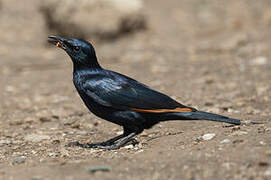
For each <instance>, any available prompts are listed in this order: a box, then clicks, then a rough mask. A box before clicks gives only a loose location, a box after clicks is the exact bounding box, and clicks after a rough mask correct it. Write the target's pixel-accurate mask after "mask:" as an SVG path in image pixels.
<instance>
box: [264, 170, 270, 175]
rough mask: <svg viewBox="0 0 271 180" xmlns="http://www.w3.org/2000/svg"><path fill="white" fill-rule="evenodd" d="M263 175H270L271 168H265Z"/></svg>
mask: <svg viewBox="0 0 271 180" xmlns="http://www.w3.org/2000/svg"><path fill="white" fill-rule="evenodd" d="M264 176H271V168H269V169H267V170H266V171H265V172H264Z"/></svg>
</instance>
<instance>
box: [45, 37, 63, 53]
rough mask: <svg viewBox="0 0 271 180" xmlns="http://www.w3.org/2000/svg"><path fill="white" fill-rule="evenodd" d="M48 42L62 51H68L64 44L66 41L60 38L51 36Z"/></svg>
mask: <svg viewBox="0 0 271 180" xmlns="http://www.w3.org/2000/svg"><path fill="white" fill-rule="evenodd" d="M48 38H49V39H48V42H49V43H51V44H53V45H55V46H57V47H60V48H61V49H64V50H65V49H66V45H65V44H64V41H65V39H64V38H62V37H59V36H49V37H48Z"/></svg>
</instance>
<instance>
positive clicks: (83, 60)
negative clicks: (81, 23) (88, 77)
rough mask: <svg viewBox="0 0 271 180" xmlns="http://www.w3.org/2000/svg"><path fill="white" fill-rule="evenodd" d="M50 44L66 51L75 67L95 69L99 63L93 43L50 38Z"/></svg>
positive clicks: (72, 39) (55, 37)
mask: <svg viewBox="0 0 271 180" xmlns="http://www.w3.org/2000/svg"><path fill="white" fill-rule="evenodd" d="M48 38H49V40H48V42H49V43H51V44H54V45H56V46H57V47H59V48H61V49H63V50H64V51H66V53H67V54H68V55H69V56H70V58H71V59H72V61H73V63H74V65H75V66H85V67H95V66H98V67H99V64H98V62H97V58H96V54H95V50H94V48H93V46H92V44H91V43H89V42H87V41H85V40H82V39H77V38H71V39H65V38H62V37H58V36H49V37H48Z"/></svg>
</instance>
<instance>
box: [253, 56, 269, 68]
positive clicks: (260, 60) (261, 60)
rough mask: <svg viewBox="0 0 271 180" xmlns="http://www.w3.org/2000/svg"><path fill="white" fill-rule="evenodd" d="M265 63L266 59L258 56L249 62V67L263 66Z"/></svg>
mask: <svg viewBox="0 0 271 180" xmlns="http://www.w3.org/2000/svg"><path fill="white" fill-rule="evenodd" d="M266 63H267V58H266V57H264V56H259V57H256V58H254V59H252V61H251V65H259V66H260V65H265V64H266Z"/></svg>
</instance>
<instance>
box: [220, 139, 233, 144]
mask: <svg viewBox="0 0 271 180" xmlns="http://www.w3.org/2000/svg"><path fill="white" fill-rule="evenodd" d="M229 142H231V141H230V140H229V139H224V140H222V141H220V143H221V144H226V143H229Z"/></svg>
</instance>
